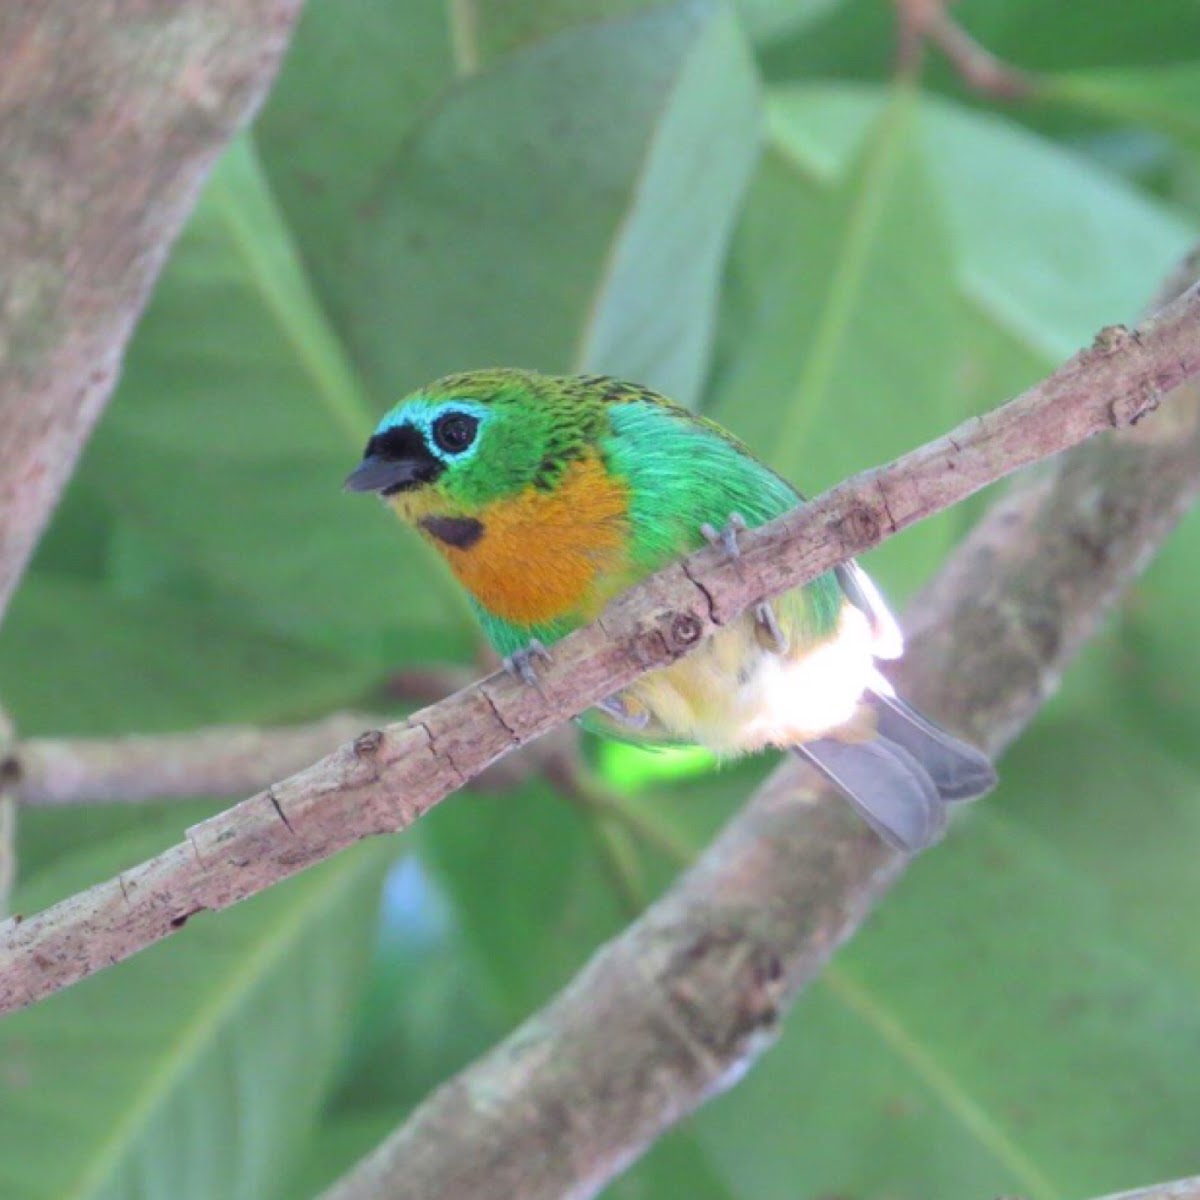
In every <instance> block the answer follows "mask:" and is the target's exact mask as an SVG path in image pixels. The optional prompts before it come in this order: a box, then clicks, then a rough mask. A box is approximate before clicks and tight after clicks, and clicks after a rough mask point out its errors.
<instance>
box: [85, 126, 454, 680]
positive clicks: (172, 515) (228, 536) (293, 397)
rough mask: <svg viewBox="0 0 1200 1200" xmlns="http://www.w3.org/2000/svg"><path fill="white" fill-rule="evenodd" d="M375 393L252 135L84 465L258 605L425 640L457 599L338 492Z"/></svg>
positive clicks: (354, 642) (164, 536) (306, 620)
mask: <svg viewBox="0 0 1200 1200" xmlns="http://www.w3.org/2000/svg"><path fill="white" fill-rule="evenodd" d="M373 407H374V406H373V405H371V404H370V403H369V402H368V401H367V400H366V399H365V397H364V395H363V393H362V391H361V389H360V387H359V385H358V382H357V380H356V378H355V374H354V371H353V369H352V367H351V366H350V364H349V361H348V359H347V357H346V354H345V351H344V348H343V347H342V345H341V343H340V341H339V340H338V338H337V337H336V335H335V334H334V332H333V331H332V329H331V328H330V326H329V325H328V323H327V322H326V320H325V318H324V314H323V313H322V311H321V309H320V307H319V305H318V303H317V301H316V298H315V296H314V294H313V292H312V290H311V289H310V287H309V286H308V282H307V280H306V277H305V275H304V273H303V270H302V268H301V265H300V262H299V260H298V258H297V257H296V252H295V246H294V244H293V242H292V239H291V235H290V231H289V230H288V228H287V226H286V225H285V223H284V222H283V220H282V217H281V214H280V211H279V209H278V207H277V206H276V205H275V203H274V200H273V197H272V196H271V193H270V191H269V189H268V188H267V186H266V183H265V180H264V179H263V176H262V172H261V170H260V168H259V164H258V161H257V158H256V156H255V154H254V150H253V146H252V145H251V143H250V142H248V141H245V140H243V141H241V142H240V143H238V144H237V145H236V146H235V147H234V148H233V149H232V150H231V151H230V152H229V153H228V154H227V155H226V157H225V159H224V160H223V161H222V163H221V164H220V166H219V167H218V169H217V171H216V172H215V173H214V175H213V177H212V179H211V181H210V183H209V185H208V187H207V189H206V191H205V194H204V197H203V199H202V201H201V203H200V206H199V208H198V209H197V211H196V213H195V215H194V217H193V219H192V221H191V222H190V224H189V226H188V229H187V231H186V232H185V234H184V236H183V238H182V240H181V242H180V244H179V246H178V247H177V249H176V252H175V255H174V257H173V259H172V262H171V264H170V267H169V268H168V270H167V272H166V273H165V274H164V276H163V279H162V281H161V282H160V285H159V288H158V290H157V292H156V295H155V299H154V302H153V304H152V305H151V307H150V309H149V311H148V312H147V314H146V317H145V319H144V320H143V322H142V324H141V326H140V328H139V332H138V336H137V339H136V341H135V344H134V346H133V348H132V350H131V352H130V356H129V360H128V363H127V366H126V372H125V376H124V378H123V380H122V384H121V389H120V393H119V395H118V397H117V399H116V402H115V404H114V407H113V410H112V412H111V413H110V416H109V419H108V421H107V422H106V424H105V427H104V428H103V430H102V431H101V434H100V436H99V437H98V438H97V440H96V443H95V444H94V447H93V453H92V455H91V458H90V461H89V464H88V471H87V478H88V480H89V481H90V482H92V483H93V485H94V486H97V487H98V488H101V489H103V490H104V491H105V492H106V493H107V494H108V495H110V496H111V497H112V498H113V499H114V502H115V503H116V505H117V507H118V510H119V512H120V514H121V516H122V517H123V518H124V520H126V521H127V522H129V523H130V524H131V525H133V526H134V527H135V528H138V529H141V530H144V531H146V532H148V533H149V534H151V535H153V536H155V537H156V538H157V539H158V540H159V542H160V543H161V544H162V545H163V547H164V549H169V550H171V551H173V552H175V553H177V554H181V555H186V557H187V560H188V561H189V563H190V564H191V565H192V567H193V569H198V570H200V571H202V572H203V573H204V574H205V576H206V577H207V578H208V579H210V580H211V581H212V582H213V584H214V586H216V587H219V588H221V589H223V590H224V591H226V592H228V593H232V594H233V595H235V596H237V597H238V598H239V600H240V602H241V603H243V604H245V605H248V606H250V607H251V609H252V610H254V613H253V615H254V618H256V619H257V620H258V621H259V622H260V623H261V622H264V621H269V622H270V623H271V624H272V625H273V626H274V627H275V628H278V629H283V630H288V631H291V632H293V633H296V634H299V635H303V636H307V637H311V638H319V639H322V640H325V641H327V642H331V643H334V642H336V643H337V644H338V645H341V646H349V647H352V648H358V649H362V650H365V651H367V652H370V653H372V654H374V655H375V656H376V657H377V658H378V659H379V660H380V661H381V662H382V661H383V659H384V646H383V644H382V643H381V642H380V641H379V635H380V633H381V631H384V630H386V631H396V630H400V629H403V630H404V632H405V634H406V635H407V636H409V637H411V638H412V639H413V640H411V641H409V642H408V643H407V644H408V645H409V646H414V645H416V644H418V643H417V641H416V640H415V639H417V638H418V637H420V636H421V635H422V634H424V635H425V636H428V635H429V634H430V633H431V632H436V631H438V630H445V629H447V628H448V620H449V619H450V618H451V617H452V615H453V614H454V613H455V612H456V611H457V610H456V609H455V607H454V605H453V604H450V605H449V606H448V604H447V596H448V595H450V594H452V593H450V590H449V584H448V582H447V580H446V577H445V576H444V575H443V574H442V573H440V572H438V571H437V570H435V569H433V567H432V565H431V563H430V560H429V559H425V558H421V559H416V560H415V561H414V559H413V555H412V549H411V547H410V548H409V550H408V562H407V563H406V554H405V546H404V545H403V543H402V542H401V540H400V537H399V535H398V534H397V532H396V529H395V527H394V522H392V521H391V519H390V518H389V516H388V515H387V514H386V513H385V512H383V511H382V510H381V509H380V507H379V506H378V505H372V504H363V503H359V502H357V500H356V498H351V497H347V496H343V495H342V494H341V491H340V484H341V480H342V478H343V477H344V475H345V473H346V470H347V469H348V467H349V466H351V465H352V464H353V463H354V461H355V460H356V458H357V457H358V455H359V454H360V453H361V450H362V445H363V443H364V442H365V439H366V436H367V432H368V430H369V428H370V426H371V424H372V423H373V420H374V413H373ZM441 644H442V645H443V646H445V644H446V643H445V642H443V643H441ZM438 645H439V643H438V642H437V641H436V640H435V641H434V642H433V643H432V644H431V645H430V649H432V650H436V649H437V647H438Z"/></svg>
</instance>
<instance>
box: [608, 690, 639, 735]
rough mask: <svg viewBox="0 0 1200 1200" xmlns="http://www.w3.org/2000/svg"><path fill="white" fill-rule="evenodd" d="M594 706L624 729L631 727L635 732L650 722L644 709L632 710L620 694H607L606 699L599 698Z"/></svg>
mask: <svg viewBox="0 0 1200 1200" xmlns="http://www.w3.org/2000/svg"><path fill="white" fill-rule="evenodd" d="M596 707H597V708H598V709H599V710H600V711H601V712H602V713H603V714H604V715H605V716H606V717H610V718H611V719H612V720H614V721H616V723H617V724H618V725H623V726H624V727H625V728H626V729H632V730H634V731H635V732H636V731H639V730H642V729H645V728H646V726H647V725H649V724H650V714H649V713H648V712H647V711H646V710H645V709H642V710H641V711H640V712H634V711H633V710H632V709H631V708H630V707H629V706H628V705H627V704H626V703H625V701H624V700H622V699H621V697H620V696H609V697H608V698H607V699H604V700H601V701H600V703H599V704H597V705H596Z"/></svg>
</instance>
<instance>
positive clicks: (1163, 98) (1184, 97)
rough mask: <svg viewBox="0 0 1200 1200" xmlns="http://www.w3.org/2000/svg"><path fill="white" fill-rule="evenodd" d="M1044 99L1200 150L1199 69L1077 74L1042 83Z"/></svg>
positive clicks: (1184, 65)
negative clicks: (1127, 122) (1134, 124)
mask: <svg viewBox="0 0 1200 1200" xmlns="http://www.w3.org/2000/svg"><path fill="white" fill-rule="evenodd" d="M1045 95H1046V98H1047V99H1051V100H1057V101H1060V102H1062V103H1065V104H1070V105H1072V106H1074V107H1077V108H1080V109H1083V110H1084V111H1085V112H1090V113H1095V114H1099V115H1102V116H1108V117H1118V118H1120V119H1121V120H1124V121H1131V122H1136V123H1137V124H1138V125H1141V126H1145V127H1148V128H1150V129H1154V130H1157V131H1158V132H1160V133H1164V134H1166V135H1167V136H1169V137H1172V138H1175V139H1177V140H1178V141H1179V142H1181V143H1182V144H1183V145H1185V146H1187V147H1188V148H1189V149H1191V150H1192V151H1197V150H1200V63H1196V62H1190V63H1179V64H1177V65H1175V66H1170V67H1161V68H1159V69H1158V70H1141V71H1137V70H1108V71H1081V72H1076V73H1073V74H1068V75H1059V76H1056V77H1054V78H1052V79H1049V80H1047V81H1046V84H1045Z"/></svg>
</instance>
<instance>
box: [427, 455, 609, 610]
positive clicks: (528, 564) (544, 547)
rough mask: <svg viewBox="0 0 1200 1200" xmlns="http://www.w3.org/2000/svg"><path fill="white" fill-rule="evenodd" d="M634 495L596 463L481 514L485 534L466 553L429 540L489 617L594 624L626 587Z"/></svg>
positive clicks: (575, 466)
mask: <svg viewBox="0 0 1200 1200" xmlns="http://www.w3.org/2000/svg"><path fill="white" fill-rule="evenodd" d="M627 513H628V494H627V489H626V487H625V485H624V484H623V483H621V482H620V481H618V480H614V479H613V478H612V477H611V476H610V475H609V474H608V472H607V471H606V470H605V469H604V467H603V466H602V465H601V463H600V462H599V461H598V460H597V459H596V458H594V457H592V458H585V459H581V460H580V461H578V462H575V463H572V464H571V466H570V467H568V469H567V470H566V472H565V473H564V475H563V478H562V480H561V481H560V483H559V485H558V486H557V487H556V488H555V489H554V490H553V491H549V492H543V491H538V490H536V489H534V488H528V489H526V490H525V491H524V492H522V493H521V494H520V495H518V496H515V497H513V498H512V499H511V500H502V501H498V502H496V503H495V504H492V505H491V506H490V507H488V508H487V509H486V510H484V511H483V512H481V513H479V514H477V515H478V517H479V519H480V520H481V521H482V522H483V526H484V532H483V535H482V537H480V538H479V540H478V541H477V542H475V543H474V544H473V545H472V546H470V547H469V548H466V549H459V548H456V547H454V546H450V545H447V544H446V543H445V542H442V541H439V540H437V539H436V538H432V537H429V536H428V534H427V535H426V536H427V538H428V540H429V541H430V542H431V543H432V544H433V545H434V546H436V547H437V549H438V551H439V552H440V553H441V554H443V555H444V556H445V558H446V561H447V562H449V564H450V568H451V570H453V572H454V574H455V575H456V576H457V577H458V580H459V582H460V583H461V584H462V585H463V587H465V588H466V589H467V590H468V591H469V592H471V594H472V595H473V596H474V597H475V598H476V599H477V600H478V601H479V602H480V604H482V605H483V606H484V608H486V609H487V610H488V611H489V612H491V613H494V614H495V615H496V616H498V617H501V618H503V619H504V620H506V621H511V622H513V623H514V624H518V625H535V624H539V623H541V622H545V621H552V620H555V619H557V618H559V617H563V616H567V615H575V614H578V615H579V616H580V617H582V618H583V619H585V620H588V619H591V618H592V617H593V616H595V615H596V614H597V613H599V611H600V610H601V609H602V608H603V607H604V605H605V604H606V603H607V602H608V600H609V599H611V597H612V595H613V594H614V593H615V592H616V591H618V590H619V589H620V587H621V586H623V583H624V578H623V577H624V573H625V568H626V562H627V556H626V552H625V547H626V539H627V536H628V522H627Z"/></svg>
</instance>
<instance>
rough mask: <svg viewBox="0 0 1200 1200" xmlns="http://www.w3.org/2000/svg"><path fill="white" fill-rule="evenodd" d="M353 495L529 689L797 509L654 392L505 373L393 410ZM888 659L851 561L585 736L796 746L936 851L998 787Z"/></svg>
mask: <svg viewBox="0 0 1200 1200" xmlns="http://www.w3.org/2000/svg"><path fill="white" fill-rule="evenodd" d="M346 486H347V487H348V488H350V489H351V490H354V491H373V492H378V493H379V494H380V495H381V496H383V497H384V498H385V499H386V500H387V502H388V503H389V504H390V505H391V507H392V508H393V509H394V510H395V511H396V513H397V514H398V515H399V516H400V517H401V518H403V519H404V520H405V521H407V522H409V523H410V524H411V525H413V526H414V527H415V528H416V529H417V530H418V531H419V532H420V533H421V534H422V535H423V536H424V538H425V539H426V540H427V541H428V542H429V543H430V544H431V545H432V546H433V547H434V548H435V549H437V550H438V551H439V552H440V553H441V554H442V555H443V556H444V557H445V559H446V561H447V562H448V563H449V565H450V569H451V570H452V571H453V572H454V574H455V575H456V576H457V578H458V580H459V582H460V583H461V584H462V585H463V586H464V587H465V588H466V589H467V592H468V593H469V595H470V599H471V603H472V605H473V607H474V609H475V611H476V613H477V614H478V617H479V620H480V623H481V624H482V626H483V630H484V633H485V634H486V635H487V638H488V640H489V641H490V642H491V643H492V645H493V646H494V647H495V648H496V650H497V651H499V653H501V654H502V655H505V656H507V657H508V660H509V663H510V664H512V665H514V666H515V668H516V669H518V670H519V671H520V672H521V673H522V674H523V675H525V676H526V677H527V678H528V677H530V676H531V673H532V654H533V652H534V651H536V652H537V653H539V654H544V653H545V649H544V647H545V646H548V645H552V644H553V643H554V642H555V641H556V640H558V639H559V638H561V637H563V636H564V635H565V634H567V633H569V632H571V630H573V629H577V628H579V627H580V626H581V625H584V624H586V623H587V622H588V621H590V620H592V619H593V618H594V617H596V616H598V615H599V613H600V612H601V610H602V609H603V608H604V606H605V605H606V604H607V603H608V602H609V601H610V600H611V599H612V598H613V597H614V596H615V595H617V594H618V593H619V592H621V591H623V590H624V589H625V588H627V587H629V586H630V585H631V584H633V583H635V582H636V581H637V580H639V579H641V578H642V577H643V576H646V575H649V574H651V573H652V572H654V571H657V570H658V569H659V568H660V567H663V566H665V565H666V564H667V563H669V562H670V561H672V560H673V559H676V558H679V557H681V556H682V555H684V554H686V553H688V552H689V551H692V550H695V549H697V548H698V547H699V546H701V545H703V543H704V539H705V538H708V539H709V540H710V541H714V540H715V541H721V542H723V544H724V545H725V547H726V549H727V551H728V552H729V553H731V554H736V553H737V531H738V529H739V528H740V527H744V526H746V525H749V526H754V525H761V524H762V523H764V522H766V521H769V520H771V519H772V518H774V517H777V516H779V515H780V514H781V513H784V512H786V511H787V510H788V509H791V508H793V507H795V506H796V505H798V504H801V503H803V500H802V498H801V496H800V494H799V493H798V492H797V491H796V490H795V489H794V488H793V487H792V486H791V485H790V484H788V483H787V482H786V481H785V480H783V479H782V478H780V477H779V476H778V475H776V474H775V473H774V472H773V471H772V470H771V469H770V468H768V467H767V466H765V465H764V464H763V463H761V462H760V461H759V460H758V459H756V458H755V457H754V456H753V455H752V454H751V453H750V451H749V450H747V449H746V447H745V446H744V445H742V443H741V442H739V441H738V440H737V439H736V438H735V437H734V436H733V435H732V434H730V433H728V432H727V431H726V430H725V429H723V428H722V427H721V426H719V425H717V424H716V423H715V422H713V421H710V420H707V419H705V418H704V417H699V416H696V415H695V414H693V413H691V412H689V411H688V410H687V409H685V408H683V407H682V406H680V405H678V404H675V403H674V402H672V401H671V400H668V399H666V398H665V397H663V396H660V395H658V394H656V393H655V392H652V391H650V390H649V389H648V388H645V387H640V386H639V385H637V384H634V383H627V382H623V381H621V380H617V379H611V378H609V377H607V376H600V375H579V376H552V375H541V374H537V373H535V372H532V371H519V370H508V369H498V370H487V371H472V372H468V373H464V374H460V375H450V376H447V377H446V378H444V379H439V380H437V381H436V382H434V383H431V384H429V385H428V386H426V387H424V388H421V389H420V390H419V391H417V392H414V393H413V394H412V395H410V396H408V397H406V398H405V399H403V400H401V401H400V403H399V404H397V405H396V406H395V407H394V408H393V409H392V410H391V411H390V412H388V413H387V415H386V416H385V417H384V418H383V420H382V421H380V423H379V425H378V426H377V428H376V430H375V432H374V434H373V435H372V437H371V439H370V441H369V442H368V443H367V447H366V452H365V454H364V456H363V460H362V462H361V463H360V464H359V466H358V468H357V469H356V470H355V471H354V472H353V473H352V474H351V475H350V477H349V479H348V480H347V481H346ZM718 529H720V530H722V531H723V532H722V533H718V532H717V530H718ZM902 649H903V641H902V638H901V634H900V629H899V627H898V625H897V623H896V621H895V618H894V617H893V616H892V615H891V613H890V612H888V609H887V606H886V605H885V604H884V602H883V600H882V598H881V597H880V595H879V592H878V590H877V589H876V588H875V585H874V584H873V583H872V582H871V580H870V578H869V577H868V576H867V574H866V573H865V572H864V571H863V570H862V569H861V568H860V567H859V566H858V565H857V564H855V563H853V562H847V563H844V564H843V565H841V566H839V567H838V568H836V569H835V570H833V571H830V572H828V573H826V574H824V575H822V576H820V577H819V578H817V579H814V580H813V581H812V582H811V583H808V584H806V585H804V586H803V587H799V588H796V589H795V590H793V591H790V592H787V593H786V594H784V595H782V596H779V597H777V598H776V599H775V600H773V601H771V602H770V603H764V604H761V605H758V606H757V607H756V608H755V609H754V610H753V611H752V612H748V613H746V614H744V615H743V616H742V617H741V618H739V619H738V620H736V621H734V622H732V623H730V624H729V625H728V626H726V627H725V628H723V629H721V630H720V631H718V632H717V633H716V634H715V635H714V636H713V637H711V638H709V639H708V640H706V641H705V642H703V643H702V645H701V646H700V647H699V649H697V650H696V651H695V652H693V653H692V654H690V655H688V656H686V657H685V658H682V659H680V660H679V661H678V662H676V663H673V664H672V665H671V666H669V667H665V668H662V669H660V670H656V671H652V672H650V673H649V674H646V675H643V676H642V677H641V678H639V679H638V680H636V681H635V682H634V683H632V684H630V686H629V687H627V688H626V689H625V690H624V691H622V692H621V693H620V694H619V695H617V696H613V697H611V698H610V699H609V700H607V701H606V702H605V703H604V704H602V705H600V706H599V707H598V708H597V709H595V710H593V711H592V713H591V714H589V720H590V723H591V724H593V725H595V726H599V727H602V728H603V729H605V730H606V731H608V732H611V733H614V734H615V735H616V736H619V737H621V738H622V739H624V740H634V741H638V742H642V743H647V744H659V745H661V744H664V743H693V744H699V745H702V746H707V747H709V748H710V749H712V750H713V751H715V752H716V753H717V754H719V755H723V756H729V755H736V754H743V753H746V752H749V751H755V750H761V749H763V748H764V747H768V746H778V747H787V748H791V749H793V750H795V751H796V752H797V753H798V754H800V755H801V756H803V757H804V758H806V759H807V760H808V761H809V762H810V763H812V765H813V766H815V767H816V768H817V769H818V770H819V771H820V772H821V773H822V774H823V775H825V776H826V778H828V779H829V780H830V781H831V782H832V783H834V784H835V785H836V786H837V787H838V788H839V789H840V790H841V791H842V792H843V793H844V794H845V795H846V796H847V797H848V798H849V800H850V801H851V802H852V803H853V804H854V806H855V808H857V810H858V811H859V813H860V814H861V815H862V816H863V817H864V818H865V819H866V820H867V821H868V822H869V823H870V824H871V825H872V826H873V827H874V829H875V830H876V831H877V832H878V833H879V834H880V835H881V836H882V837H884V838H886V839H887V840H888V841H889V842H891V843H892V844H893V845H895V846H897V847H899V848H900V849H903V850H906V851H908V852H914V851H916V850H919V849H922V848H923V847H925V846H928V845H929V844H931V843H932V842H934V841H936V840H937V838H938V837H939V836H940V835H941V833H942V831H943V829H944V828H945V823H946V805H947V803H950V802H954V801H959V800H967V799H970V798H972V797H974V796H977V795H980V794H981V793H983V792H985V791H987V790H988V789H989V788H990V787H991V786H992V785H993V783H994V782H995V774H994V772H993V770H992V767H991V765H990V763H989V762H988V760H987V758H986V757H985V756H984V755H983V754H982V753H981V752H980V751H978V750H976V749H975V748H974V747H972V746H969V745H967V744H966V743H964V742H961V741H959V740H958V739H956V738H953V737H951V736H950V735H949V734H947V733H945V732H944V731H943V730H941V729H939V728H937V727H936V726H935V725H933V724H932V723H931V722H930V721H928V720H926V719H925V718H924V717H923V716H921V715H920V714H919V713H917V712H916V711H915V710H914V709H913V708H911V707H910V706H909V705H907V704H905V703H904V701H902V700H901V699H899V697H897V696H896V694H895V692H894V691H893V689H892V687H891V686H890V684H889V683H888V681H887V680H886V679H885V678H884V677H883V675H882V674H881V673H880V671H879V670H878V668H877V666H876V660H877V659H888V658H896V657H898V656H899V655H900V653H901V651H902Z"/></svg>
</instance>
